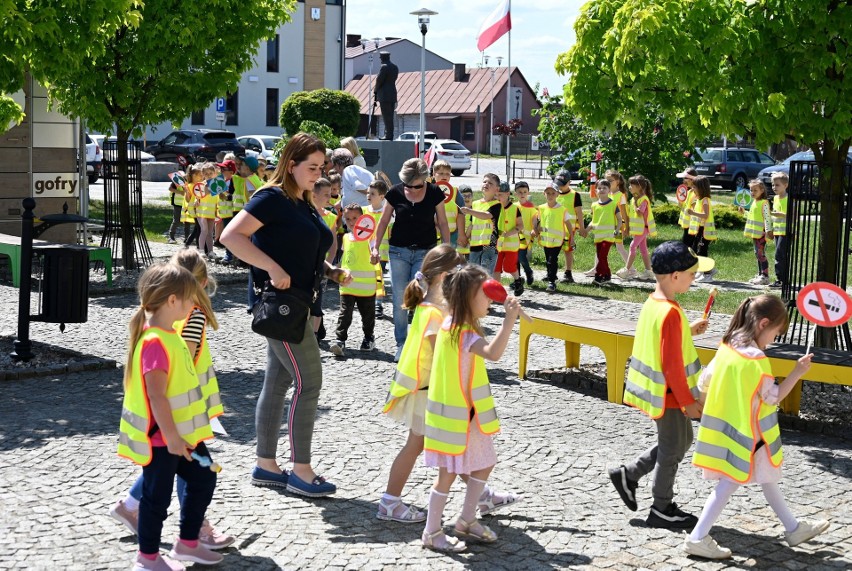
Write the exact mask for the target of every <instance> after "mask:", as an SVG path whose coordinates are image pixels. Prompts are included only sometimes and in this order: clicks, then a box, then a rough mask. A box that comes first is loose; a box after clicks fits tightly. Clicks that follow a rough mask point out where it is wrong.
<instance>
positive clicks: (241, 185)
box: [231, 174, 263, 214]
mask: <svg viewBox="0 0 852 571" xmlns="http://www.w3.org/2000/svg"><path fill="white" fill-rule="evenodd" d="M231 180H232V181H233V182H234V214H236V213H237V212H239V211H240V210H242V209H243V207H244V206H245V205H246V203H247V202H248V201H249V198H250V196H249V194H254V192H255V191H256V190H257V189H259V188H260V187H261V186H263V181H262V180H260V177H259V176H257V175H256V174H252V175H250V176H249V177H248V178H247V179H246V178H244V177H241V176H240V175H238V174H235V175H234V176H233V177H231ZM249 185H250V186H253V187H254V189H253V190H252V191H251V193H249Z"/></svg>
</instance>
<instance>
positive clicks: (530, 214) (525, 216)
mask: <svg viewBox="0 0 852 571" xmlns="http://www.w3.org/2000/svg"><path fill="white" fill-rule="evenodd" d="M515 198H517V199H518V201H517V204H518V208H519V209H520V211H521V219H522V221H523V223H524V231H523V233H522V234H521V249H520V250H518V265H519V266H520V267H521V268H522V269H523V270H524V274H525V275H526V278H527V285H532V283H533V279H534V276H533V270H532V267H531V266H530V258H531V257H532V247H533V240H532V229H533V218H534V217H535V214H536V212H538V209H537V208H536V206H535V204H533V203H532V202H530V185H529V184H528V183H527V181H525V180H519V181H518V182H516V183H515Z"/></svg>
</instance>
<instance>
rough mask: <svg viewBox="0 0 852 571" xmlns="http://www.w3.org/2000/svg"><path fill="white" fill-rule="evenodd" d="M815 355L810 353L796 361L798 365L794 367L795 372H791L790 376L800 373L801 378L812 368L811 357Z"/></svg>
mask: <svg viewBox="0 0 852 571" xmlns="http://www.w3.org/2000/svg"><path fill="white" fill-rule="evenodd" d="M813 357H814V354H813V353H808V354H807V355H805V356H803V357H801V358H800V359H799V360H798V361H796V366H795V367H793V372H792V373H790V376H791V377H792V376H794V375H797V374H798V377H799V378H801V377H802V376H803V375H804V374H805V373H807V372H808V370H809V369H810V368H811V359H813Z"/></svg>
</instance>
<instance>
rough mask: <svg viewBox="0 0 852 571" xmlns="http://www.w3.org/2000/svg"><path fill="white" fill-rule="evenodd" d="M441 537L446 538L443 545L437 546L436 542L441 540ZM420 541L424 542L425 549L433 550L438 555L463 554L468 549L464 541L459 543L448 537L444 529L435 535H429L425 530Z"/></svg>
mask: <svg viewBox="0 0 852 571" xmlns="http://www.w3.org/2000/svg"><path fill="white" fill-rule="evenodd" d="M441 536H443V537H444V541H443V543H441V544H436V543H435V540H436V539H439V538H440V537H441ZM420 540H421V541H422V542H423V548H424V549H431V550H432V551H437V552H438V553H461V552H462V551H464V550H465V549H467V545H466V544H465V542H464V541H459V540H458V539H456V538H455V537H447V535H446V534H445V533H444V530H443V529H439V530H438V531H436V532H435V533H429V532H428V531H425V530H424V531H423V535H422V536H420Z"/></svg>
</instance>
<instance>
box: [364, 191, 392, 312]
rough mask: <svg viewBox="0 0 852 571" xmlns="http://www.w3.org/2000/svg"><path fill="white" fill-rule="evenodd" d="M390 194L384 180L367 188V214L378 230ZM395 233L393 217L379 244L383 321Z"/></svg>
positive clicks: (378, 306)
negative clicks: (391, 244) (392, 235)
mask: <svg viewBox="0 0 852 571" xmlns="http://www.w3.org/2000/svg"><path fill="white" fill-rule="evenodd" d="M387 193H388V185H387V184H386V183H385V181H383V180H378V179H377V180H374V181H373V182H371V183H370V186H368V187H367V202H369V204H368V205H367V214H369V215H370V216H371V217H372V218H373V221H374V222H375V223H376V226H375V227H376V228H378V227H379V220H381V219H382V214H383V213H384V211H385V206H386V203H385V195H386V194H387ZM392 231H393V217H391V222H390V224H388V230H387V232H385V235H384V237H383V238H382V242H381V244H379V267H378V269H377V270H376V319H381V318H382V317H384V315H385V311H384V309H382V303H383V302H384V300H385V293H386V292H385V272H386V271H387V267H388V260H389V259H390V242H389V240H390V235H391V232H392Z"/></svg>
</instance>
